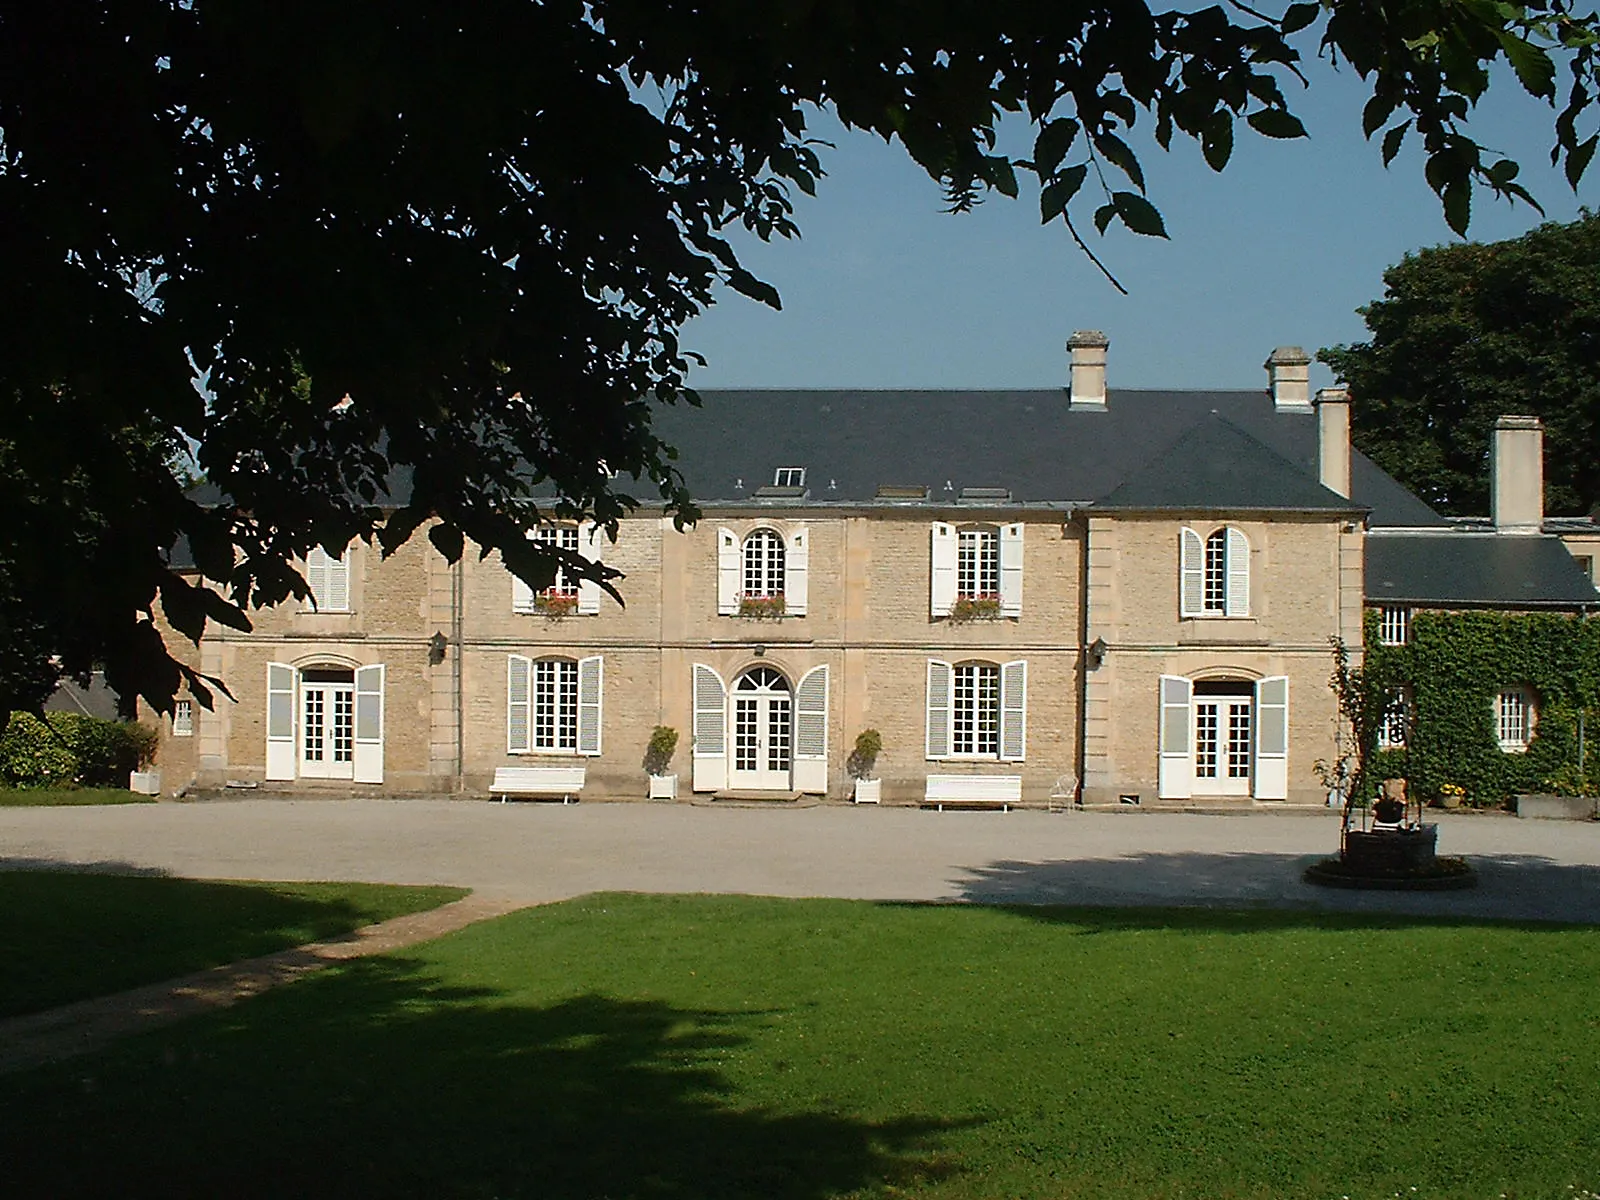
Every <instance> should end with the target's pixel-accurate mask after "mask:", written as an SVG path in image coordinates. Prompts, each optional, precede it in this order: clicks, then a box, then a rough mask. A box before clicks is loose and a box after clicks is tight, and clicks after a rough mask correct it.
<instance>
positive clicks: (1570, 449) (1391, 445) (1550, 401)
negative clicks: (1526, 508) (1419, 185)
mask: <svg viewBox="0 0 1600 1200" xmlns="http://www.w3.org/2000/svg"><path fill="white" fill-rule="evenodd" d="M1383 282H1384V295H1383V298H1382V299H1381V300H1377V301H1375V302H1373V303H1372V304H1369V305H1367V306H1366V307H1365V308H1362V309H1361V310H1360V312H1361V315H1362V316H1363V317H1365V318H1366V322H1367V328H1368V329H1369V330H1371V332H1372V339H1371V341H1368V342H1362V343H1360V344H1358V345H1354V346H1335V347H1333V348H1332V349H1330V350H1324V351H1322V353H1321V354H1320V355H1319V357H1320V358H1321V359H1322V361H1323V362H1325V363H1328V364H1329V365H1330V366H1331V367H1333V369H1334V371H1335V372H1337V373H1338V374H1339V375H1340V376H1342V377H1343V378H1344V379H1345V380H1346V381H1347V382H1348V383H1349V384H1350V388H1351V391H1352V393H1353V396H1354V399H1355V404H1354V405H1353V406H1352V417H1353V424H1354V437H1355V441H1356V444H1357V445H1358V446H1360V447H1361V449H1362V450H1363V451H1365V452H1366V453H1367V454H1368V455H1370V456H1371V457H1372V458H1373V459H1374V460H1376V461H1377V462H1378V464H1379V465H1380V466H1382V467H1383V468H1384V469H1385V470H1386V471H1388V472H1389V473H1390V474H1391V475H1393V476H1394V477H1395V478H1397V479H1399V480H1400V481H1401V482H1402V483H1404V484H1405V485H1406V486H1407V487H1409V488H1411V490H1412V491H1414V492H1416V493H1417V494H1418V495H1419V496H1421V497H1422V498H1423V499H1425V500H1427V501H1428V502H1429V503H1430V504H1432V505H1434V506H1435V507H1437V508H1438V509H1440V511H1442V512H1446V513H1454V514H1470V513H1484V512H1487V511H1488V506H1489V460H1488V458H1487V457H1486V456H1485V454H1486V448H1487V447H1488V446H1489V445H1490V441H1491V437H1492V430H1493V428H1494V422H1495V419H1496V418H1497V417H1499V416H1501V415H1502V414H1504V413H1531V414H1533V415H1535V416H1538V417H1541V418H1543V421H1544V426H1545V497H1546V504H1547V508H1548V511H1550V512H1552V513H1572V514H1582V513H1587V512H1590V511H1591V510H1593V509H1594V508H1595V507H1596V506H1597V505H1600V459H1597V458H1596V456H1595V447H1596V446H1600V216H1596V215H1595V214H1593V213H1589V212H1585V213H1584V215H1583V217H1582V218H1581V219H1580V220H1578V221H1575V222H1573V223H1571V224H1568V225H1562V224H1555V223H1549V224H1545V225H1541V226H1539V228H1537V229H1535V230H1533V231H1532V232H1530V233H1527V234H1524V235H1523V236H1522V237H1520V238H1515V239H1513V240H1511V241H1505V242H1493V243H1489V244H1480V243H1467V244H1465V245H1454V246H1437V247H1434V248H1432V249H1429V250H1423V251H1420V252H1418V253H1416V254H1408V255H1407V256H1406V258H1405V260H1404V261H1402V262H1401V263H1399V264H1398V265H1396V266H1393V267H1390V268H1389V269H1388V270H1387V271H1385V272H1384V275H1383Z"/></svg>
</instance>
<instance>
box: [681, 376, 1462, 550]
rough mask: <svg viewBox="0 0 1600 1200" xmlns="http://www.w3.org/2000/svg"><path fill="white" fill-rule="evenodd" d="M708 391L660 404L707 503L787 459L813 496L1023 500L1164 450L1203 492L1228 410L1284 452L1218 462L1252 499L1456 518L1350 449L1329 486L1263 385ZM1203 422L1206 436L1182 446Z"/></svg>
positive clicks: (746, 495)
mask: <svg viewBox="0 0 1600 1200" xmlns="http://www.w3.org/2000/svg"><path fill="white" fill-rule="evenodd" d="M700 395H701V398H702V401H703V404H702V407H700V408H699V409H695V408H691V407H689V406H687V405H679V406H676V407H672V408H666V409H658V410H657V413H656V428H657V431H658V432H659V433H660V435H661V436H662V437H663V438H664V439H665V440H666V441H667V442H669V443H670V444H672V445H675V446H677V447H678V448H679V450H680V451H681V457H680V459H679V461H678V466H679V468H680V469H681V470H682V471H683V473H684V477H685V480H686V481H687V483H688V486H689V490H690V492H691V494H693V495H694V497H695V498H696V499H697V500H700V501H702V502H706V503H712V504H715V503H717V502H725V503H726V502H731V503H743V502H749V501H752V500H754V499H755V498H756V497H755V491H756V489H757V488H758V487H761V486H763V485H765V484H770V483H772V481H773V479H774V472H775V471H776V469H777V468H778V467H785V466H803V467H805V468H806V470H807V475H806V485H807V487H808V488H809V490H810V500H811V502H813V503H816V502H830V501H831V502H841V503H858V504H860V503H872V502H874V501H875V499H876V496H877V490H878V488H879V487H881V486H886V485H887V486H902V487H904V486H923V487H927V488H928V489H929V501H930V502H932V503H935V504H940V503H945V504H948V503H953V502H954V501H955V500H956V498H957V497H958V496H959V495H960V493H961V491H962V490H963V489H966V488H979V487H982V488H1005V489H1007V490H1008V491H1009V493H1010V495H1011V498H1012V500H1013V502H1017V503H1026V504H1057V505H1063V506H1064V505H1069V504H1084V503H1092V502H1098V503H1104V502H1107V501H1109V500H1110V498H1111V496H1112V494H1113V493H1115V492H1116V491H1117V489H1118V488H1119V487H1121V486H1122V485H1123V484H1124V483H1125V482H1130V479H1131V477H1136V476H1139V475H1145V474H1148V472H1149V471H1150V470H1152V469H1153V464H1156V463H1157V462H1158V460H1161V459H1163V458H1166V459H1169V460H1170V461H1171V462H1173V463H1174V464H1176V463H1186V464H1190V465H1191V466H1192V468H1193V469H1192V470H1190V471H1189V472H1188V473H1187V474H1188V479H1187V483H1188V485H1190V486H1189V487H1188V488H1187V490H1186V493H1185V499H1186V500H1187V499H1193V498H1195V497H1198V496H1199V495H1201V494H1203V492H1202V490H1201V489H1202V485H1205V484H1206V482H1207V476H1206V474H1205V471H1206V469H1207V466H1206V464H1204V463H1203V462H1202V461H1201V460H1202V459H1203V458H1204V454H1203V453H1199V452H1198V451H1203V450H1204V449H1205V447H1206V446H1207V445H1212V446H1213V447H1215V444H1216V442H1217V441H1218V440H1219V439H1222V438H1223V437H1224V436H1225V435H1223V434H1222V433H1221V432H1220V430H1219V429H1218V428H1217V426H1218V422H1217V421H1215V420H1214V419H1213V418H1221V421H1222V422H1223V423H1225V424H1226V425H1228V426H1231V427H1232V429H1233V430H1234V432H1235V433H1242V434H1244V435H1247V437H1248V439H1250V440H1251V441H1253V442H1254V443H1258V444H1259V447H1260V449H1256V448H1254V447H1252V448H1251V450H1250V454H1251V456H1252V459H1253V461H1257V462H1258V463H1265V462H1267V461H1269V460H1268V458H1266V457H1263V456H1262V454H1261V450H1263V449H1264V450H1266V451H1270V452H1271V455H1272V456H1274V457H1272V458H1271V459H1270V461H1271V463H1272V467H1271V471H1270V472H1269V475H1270V478H1264V479H1262V480H1260V481H1259V483H1255V482H1252V481H1245V480H1239V479H1233V478H1231V477H1232V474H1233V473H1232V472H1228V471H1226V470H1224V471H1222V472H1221V473H1220V475H1219V478H1221V477H1222V476H1227V477H1228V479H1227V486H1228V489H1229V490H1230V491H1231V492H1232V493H1233V494H1236V495H1237V494H1244V492H1243V490H1242V489H1247V488H1248V489H1249V490H1250V493H1251V494H1253V495H1254V496H1255V497H1256V499H1257V500H1258V501H1261V503H1260V504H1258V505H1252V507H1264V508H1309V509H1313V510H1319V509H1350V508H1352V507H1356V508H1370V509H1371V510H1372V521H1373V523H1374V524H1376V525H1398V526H1429V525H1443V524H1444V520H1443V518H1442V517H1440V516H1439V515H1438V514H1436V513H1434V512H1433V511H1432V510H1431V509H1429V508H1428V506H1427V505H1425V504H1423V503H1422V501H1420V500H1418V499H1417V498H1416V497H1415V496H1413V495H1411V493H1410V492H1408V491H1406V490H1405V489H1404V488H1403V487H1401V486H1400V484H1399V483H1397V482H1396V481H1395V480H1393V479H1392V478H1390V477H1389V476H1388V475H1387V474H1385V473H1384V472H1383V471H1381V470H1380V469H1379V468H1378V467H1377V466H1376V465H1375V464H1373V463H1372V462H1371V460H1369V459H1368V458H1367V457H1366V456H1365V455H1363V454H1361V453H1359V452H1357V453H1355V454H1354V455H1353V456H1352V463H1351V473H1352V491H1353V492H1354V495H1353V497H1352V498H1351V501H1349V502H1344V501H1341V500H1340V499H1339V498H1338V497H1336V496H1333V495H1332V493H1329V492H1327V491H1326V490H1325V489H1323V488H1322V487H1321V485H1320V484H1318V483H1317V468H1316V462H1317V421H1316V417H1315V416H1314V415H1313V414H1310V413H1301V412H1277V411H1275V410H1274V408H1273V404H1272V400H1271V398H1270V397H1269V396H1268V395H1267V394H1266V393H1265V392H1264V391H1237V392H1235V391H1229V392H1215V391H1184V392H1176V391H1133V390H1122V391H1118V390H1113V391H1111V392H1110V393H1109V394H1108V396H1107V403H1106V409H1105V410H1104V411H1089V410H1079V411H1076V412H1074V411H1072V410H1071V409H1070V407H1069V404H1068V399H1067V394H1066V392H1065V391H1064V390H1063V389H1060V388H1053V389H1045V390H1038V391H960V390H940V391H862V390H847V389H842V390H836V391H790V390H752V391H715V390H707V391H703V392H701V393H700ZM1191 436H1192V437H1195V438H1200V439H1202V440H1201V441H1200V442H1198V443H1196V444H1195V445H1194V446H1193V447H1191V448H1187V449H1186V443H1187V442H1188V441H1189V439H1190V438H1191ZM1240 444H1241V443H1239V442H1237V441H1235V442H1234V443H1233V445H1234V447H1235V448H1238V446H1239V445H1240ZM1295 471H1298V472H1299V473H1300V475H1301V476H1303V479H1295V478H1294V474H1295ZM1213 482H1215V481H1213ZM1141 492H1142V493H1143V494H1142V495H1138V494H1135V493H1134V492H1133V491H1132V490H1130V491H1128V492H1125V493H1124V494H1123V497H1122V502H1123V503H1129V502H1131V500H1133V499H1141V500H1149V499H1151V497H1152V495H1153V494H1154V493H1150V492H1146V491H1144V489H1141ZM1174 494H1176V493H1174ZM1208 506H1209V507H1217V508H1224V507H1228V505H1227V504H1226V503H1223V502H1212V504H1211V505H1208Z"/></svg>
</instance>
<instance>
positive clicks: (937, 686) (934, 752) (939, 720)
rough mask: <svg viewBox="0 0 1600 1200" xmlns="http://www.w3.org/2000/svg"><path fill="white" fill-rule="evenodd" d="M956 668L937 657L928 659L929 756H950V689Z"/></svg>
mask: <svg viewBox="0 0 1600 1200" xmlns="http://www.w3.org/2000/svg"><path fill="white" fill-rule="evenodd" d="M954 680H955V669H954V668H953V667H951V665H950V664H949V663H947V662H940V661H939V660H938V659H936V658H930V659H929V660H928V747H927V754H928V757H929V758H949V757H950V690H951V686H952V684H953V683H954Z"/></svg>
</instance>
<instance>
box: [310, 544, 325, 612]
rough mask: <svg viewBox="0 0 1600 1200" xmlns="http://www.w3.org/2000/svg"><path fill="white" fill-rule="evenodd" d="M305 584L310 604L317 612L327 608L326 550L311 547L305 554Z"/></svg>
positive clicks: (319, 547)
mask: <svg viewBox="0 0 1600 1200" xmlns="http://www.w3.org/2000/svg"><path fill="white" fill-rule="evenodd" d="M306 586H307V587H309V588H310V589H311V606H312V607H313V608H315V609H316V610H317V611H318V612H326V611H327V609H328V552H327V551H326V550H324V549H323V548H322V547H321V546H313V547H311V552H310V553H309V554H307V555H306Z"/></svg>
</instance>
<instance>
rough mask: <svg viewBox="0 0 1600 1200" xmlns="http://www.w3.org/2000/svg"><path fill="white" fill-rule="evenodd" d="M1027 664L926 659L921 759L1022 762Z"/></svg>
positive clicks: (1025, 731) (1025, 718) (1026, 726)
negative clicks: (924, 752) (924, 742)
mask: <svg viewBox="0 0 1600 1200" xmlns="http://www.w3.org/2000/svg"><path fill="white" fill-rule="evenodd" d="M1027 709H1028V664H1027V663H1026V662H1024V661H1022V660H1018V661H1016V662H1008V663H1005V664H996V663H986V662H968V663H958V664H951V663H947V662H941V661H939V660H937V659H930V660H929V662H928V693H927V731H928V732H927V757H928V758H930V759H941V758H988V759H998V760H1000V761H1002V762H1022V761H1023V760H1024V758H1025V757H1026V755H1027V728H1028V725H1027Z"/></svg>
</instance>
